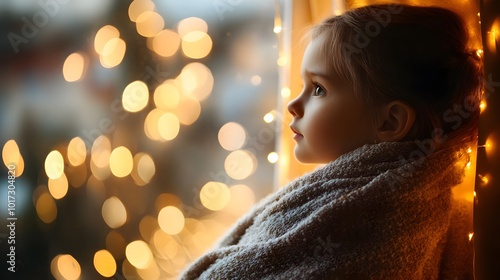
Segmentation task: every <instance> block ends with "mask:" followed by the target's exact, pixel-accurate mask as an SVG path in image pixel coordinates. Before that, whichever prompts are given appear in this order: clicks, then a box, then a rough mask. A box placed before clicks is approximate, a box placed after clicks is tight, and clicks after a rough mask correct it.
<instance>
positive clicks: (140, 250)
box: [125, 240, 153, 269]
mask: <svg viewBox="0 0 500 280" xmlns="http://www.w3.org/2000/svg"><path fill="white" fill-rule="evenodd" d="M125 255H126V256H127V260H128V261H129V262H130V264H132V265H133V266H134V267H136V268H138V269H145V268H147V267H148V266H149V265H150V264H151V263H152V262H153V254H152V253H151V250H150V249H149V246H148V244H147V243H146V242H144V241H142V240H135V241H132V242H130V243H129V244H128V245H127V247H126V248H125Z"/></svg>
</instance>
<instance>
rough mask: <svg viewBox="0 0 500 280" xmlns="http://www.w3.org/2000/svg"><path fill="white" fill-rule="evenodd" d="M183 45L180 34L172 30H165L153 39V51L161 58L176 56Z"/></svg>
mask: <svg viewBox="0 0 500 280" xmlns="http://www.w3.org/2000/svg"><path fill="white" fill-rule="evenodd" d="M180 44H181V38H180V37H179V34H177V33H175V32H174V31H172V30H168V29H164V30H162V31H160V32H159V33H158V34H157V35H156V36H155V37H154V39H153V50H154V51H155V52H156V53H157V54H158V55H160V56H163V57H170V56H172V55H174V54H175V53H176V52H177V50H178V49H179V46H180Z"/></svg>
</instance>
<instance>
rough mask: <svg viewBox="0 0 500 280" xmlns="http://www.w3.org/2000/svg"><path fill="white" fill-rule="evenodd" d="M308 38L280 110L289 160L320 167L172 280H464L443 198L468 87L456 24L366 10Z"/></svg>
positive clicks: (470, 111) (469, 102)
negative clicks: (300, 83) (289, 136)
mask: <svg viewBox="0 0 500 280" xmlns="http://www.w3.org/2000/svg"><path fill="white" fill-rule="evenodd" d="M311 35H312V36H311V37H312V40H311V41H310V43H309V45H308V46H307V49H306V51H305V54H304V59H303V64H302V77H303V80H304V88H303V90H302V92H301V93H300V95H299V96H298V97H297V98H295V99H294V100H293V101H291V102H290V103H289V105H288V109H289V111H290V113H291V114H292V116H293V121H292V123H291V129H292V130H293V132H294V133H295V134H294V140H295V141H296V147H295V151H294V152H295V155H296V157H297V159H298V160H299V161H302V162H311V163H312V162H314V163H326V165H325V166H324V167H322V168H321V169H319V170H316V171H314V172H312V173H310V174H307V175H305V176H303V177H301V178H298V179H297V180H295V181H293V182H292V183H290V184H289V185H288V186H285V187H284V188H283V189H282V190H280V191H279V192H277V193H275V194H273V195H271V196H269V197H267V198H266V199H264V200H263V201H262V202H261V203H259V204H258V205H257V206H256V207H255V208H254V209H253V210H252V211H251V212H250V213H249V214H248V215H246V216H245V217H244V218H242V219H241V220H240V221H239V222H238V223H237V225H236V226H235V227H234V228H233V229H232V230H230V231H229V233H228V235H227V236H226V237H224V238H223V239H222V241H221V242H220V244H219V245H218V246H217V247H216V248H215V249H213V250H212V251H210V252H208V253H207V254H206V255H204V256H202V257H201V258H200V259H199V260H197V261H196V262H195V263H194V264H192V265H191V267H189V268H188V269H187V270H186V271H185V273H184V275H183V276H182V278H183V279H262V278H264V279H467V278H472V273H471V271H472V255H471V248H470V244H468V236H467V231H466V229H465V227H464V226H463V225H465V224H466V218H465V217H464V215H463V212H460V211H457V210H456V209H457V208H456V207H455V206H454V202H453V201H454V199H453V198H452V193H451V189H452V187H453V186H455V185H456V184H458V183H459V182H460V181H461V179H462V177H463V176H462V175H463V168H464V164H465V162H466V160H467V152H466V148H467V147H468V145H469V144H470V143H471V142H473V141H474V140H475V137H476V134H477V131H476V130H477V122H478V115H479V110H478V105H479V101H480V92H481V82H480V81H481V80H480V77H481V65H480V61H479V59H478V57H477V56H476V54H475V52H473V51H472V50H471V49H469V46H468V39H467V31H466V29H465V27H464V23H463V21H462V20H461V18H460V17H459V16H457V15H456V14H455V13H453V12H450V11H448V10H445V9H442V8H435V7H413V6H401V5H399V6H393V5H375V6H368V7H363V8H358V9H355V10H351V11H348V12H346V13H344V14H343V15H340V16H336V17H332V18H329V19H327V20H325V21H324V22H322V23H320V24H319V25H318V26H315V27H314V28H313V29H312V31H311Z"/></svg>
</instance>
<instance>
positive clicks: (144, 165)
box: [137, 153, 156, 183]
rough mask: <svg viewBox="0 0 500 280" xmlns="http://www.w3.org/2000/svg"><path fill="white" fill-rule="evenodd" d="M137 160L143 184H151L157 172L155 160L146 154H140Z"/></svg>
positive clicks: (138, 171)
mask: <svg viewBox="0 0 500 280" xmlns="http://www.w3.org/2000/svg"><path fill="white" fill-rule="evenodd" d="M137 158H138V162H137V173H138V175H139V178H141V180H142V181H143V182H145V183H149V181H151V179H152V178H153V176H154V175H155V172H156V168H155V163H154V161H153V158H152V157H151V156H150V155H148V154H145V153H141V154H138V155H137Z"/></svg>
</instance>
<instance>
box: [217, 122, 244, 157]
mask: <svg viewBox="0 0 500 280" xmlns="http://www.w3.org/2000/svg"><path fill="white" fill-rule="evenodd" d="M218 139H219V143H220V145H221V146H222V148H224V149H225V150H228V151H234V150H238V149H240V148H241V147H243V145H244V144H245V141H246V132H245V129H244V128H243V126H241V125H240V124H238V123H235V122H228V123H226V124H225V125H223V126H222V127H221V128H220V129H219V134H218Z"/></svg>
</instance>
